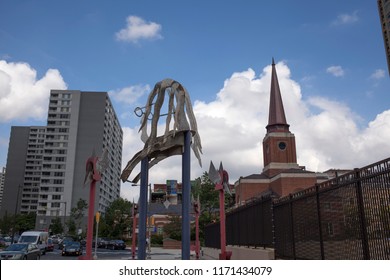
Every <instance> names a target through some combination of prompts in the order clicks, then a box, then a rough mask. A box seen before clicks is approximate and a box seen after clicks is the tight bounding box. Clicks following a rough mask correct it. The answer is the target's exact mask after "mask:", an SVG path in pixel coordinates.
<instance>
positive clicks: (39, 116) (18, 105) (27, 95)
mask: <svg viewBox="0 0 390 280" xmlns="http://www.w3.org/2000/svg"><path fill="white" fill-rule="evenodd" d="M51 89H66V84H65V82H64V80H63V78H62V76H61V74H60V72H59V71H58V70H56V69H49V70H47V72H46V73H45V75H44V76H43V77H42V78H40V79H39V78H37V72H36V70H35V69H33V68H32V67H31V66H30V65H29V64H27V63H22V62H15V63H13V62H6V61H5V60H0V108H1V110H0V121H1V122H10V121H12V120H26V119H30V118H31V119H36V120H43V119H44V118H45V117H46V115H47V109H48V102H49V98H48V96H49V93H50V90H51Z"/></svg>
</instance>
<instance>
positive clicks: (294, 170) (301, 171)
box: [241, 168, 315, 180]
mask: <svg viewBox="0 0 390 280" xmlns="http://www.w3.org/2000/svg"><path fill="white" fill-rule="evenodd" d="M314 173H315V172H313V171H308V170H305V169H301V168H299V169H297V168H291V169H285V170H281V171H280V172H279V173H278V174H276V175H275V176H277V175H279V174H314ZM275 176H273V177H275ZM271 178H272V177H271ZM241 179H256V180H259V179H270V177H268V176H267V175H266V174H265V173H260V174H252V175H248V176H245V177H241Z"/></svg>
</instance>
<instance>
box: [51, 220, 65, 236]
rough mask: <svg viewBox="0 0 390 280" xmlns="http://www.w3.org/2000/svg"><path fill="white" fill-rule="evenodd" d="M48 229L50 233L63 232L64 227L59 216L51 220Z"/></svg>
mask: <svg viewBox="0 0 390 280" xmlns="http://www.w3.org/2000/svg"><path fill="white" fill-rule="evenodd" d="M50 231H51V233H52V234H59V233H63V232H64V227H63V225H62V221H61V218H60V217H56V218H54V219H53V220H52V221H51V225H50Z"/></svg>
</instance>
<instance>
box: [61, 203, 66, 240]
mask: <svg viewBox="0 0 390 280" xmlns="http://www.w3.org/2000/svg"><path fill="white" fill-rule="evenodd" d="M60 203H63V204H64V208H65V209H64V214H63V216H64V233H65V227H66V204H67V202H66V201H61V202H60Z"/></svg>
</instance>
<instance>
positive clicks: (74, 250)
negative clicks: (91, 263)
mask: <svg viewBox="0 0 390 280" xmlns="http://www.w3.org/2000/svg"><path fill="white" fill-rule="evenodd" d="M82 254H83V248H82V247H81V244H80V242H75V241H73V242H70V243H68V244H66V246H64V248H63V249H62V255H63V256H68V255H76V256H81V255H82Z"/></svg>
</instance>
